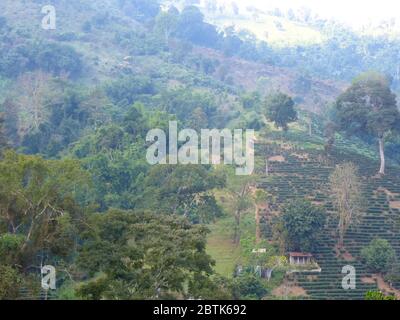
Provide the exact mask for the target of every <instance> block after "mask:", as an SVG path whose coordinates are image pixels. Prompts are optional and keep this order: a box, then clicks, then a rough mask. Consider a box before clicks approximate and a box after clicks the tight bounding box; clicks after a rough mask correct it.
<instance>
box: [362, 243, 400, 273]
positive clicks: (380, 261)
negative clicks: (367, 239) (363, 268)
mask: <svg viewBox="0 0 400 320" xmlns="http://www.w3.org/2000/svg"><path fill="white" fill-rule="evenodd" d="M361 257H362V258H363V260H364V261H365V263H366V265H367V267H368V268H369V269H370V270H371V271H373V272H379V273H386V272H388V271H390V269H391V268H392V267H393V265H394V263H395V261H396V252H395V250H394V249H393V247H392V246H391V245H390V243H389V242H388V241H387V240H385V239H374V240H372V241H371V243H370V244H369V245H368V246H367V247H365V248H363V249H362V250H361Z"/></svg>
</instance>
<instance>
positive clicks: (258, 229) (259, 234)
mask: <svg viewBox="0 0 400 320" xmlns="http://www.w3.org/2000/svg"><path fill="white" fill-rule="evenodd" d="M260 242H261V229H260V207H259V206H258V205H256V244H259V243H260Z"/></svg>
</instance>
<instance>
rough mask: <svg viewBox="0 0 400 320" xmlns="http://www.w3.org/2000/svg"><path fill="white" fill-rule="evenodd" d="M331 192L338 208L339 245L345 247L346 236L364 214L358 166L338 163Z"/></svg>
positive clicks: (330, 182) (331, 178) (330, 183)
mask: <svg viewBox="0 0 400 320" xmlns="http://www.w3.org/2000/svg"><path fill="white" fill-rule="evenodd" d="M329 185H330V193H331V196H332V200H333V204H334V206H335V208H336V210H337V211H336V212H335V214H336V216H337V218H338V220H339V222H338V233H339V246H340V247H343V239H344V236H345V234H346V232H347V230H348V229H349V227H350V226H351V225H352V224H356V223H358V222H359V221H360V218H361V214H362V193H361V182H360V179H359V177H358V176H357V168H356V167H355V166H354V165H353V164H352V163H344V164H342V165H338V166H337V167H336V169H335V171H334V172H333V173H332V174H331V176H330V177H329Z"/></svg>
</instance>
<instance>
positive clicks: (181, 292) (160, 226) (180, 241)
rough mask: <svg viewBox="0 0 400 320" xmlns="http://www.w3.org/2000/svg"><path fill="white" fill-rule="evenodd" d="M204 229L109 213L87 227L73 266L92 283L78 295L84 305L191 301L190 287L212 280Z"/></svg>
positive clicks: (167, 218)
mask: <svg viewBox="0 0 400 320" xmlns="http://www.w3.org/2000/svg"><path fill="white" fill-rule="evenodd" d="M207 232H208V231H207V229H206V228H205V227H204V226H201V225H192V224H191V223H190V222H189V221H188V220H187V219H184V218H181V217H177V216H172V215H162V214H161V215H160V214H154V213H150V212H138V211H135V212H133V211H121V210H111V211H109V212H107V213H104V214H94V215H93V216H92V217H91V218H90V219H89V221H88V229H87V232H86V236H85V244H84V245H83V247H82V249H81V250H80V253H79V257H78V265H79V266H81V268H82V269H83V270H86V271H87V272H88V275H89V276H91V277H93V276H96V275H98V274H99V273H100V274H101V276H100V277H98V276H97V277H95V278H93V279H92V280H90V281H89V282H88V283H85V284H84V285H82V286H81V287H80V288H79V289H78V294H79V295H81V296H82V297H85V298H89V299H100V298H103V299H104V298H105V299H157V298H159V299H163V298H172V297H174V298H177V297H178V296H184V297H187V298H188V297H194V298H198V296H196V292H198V291H197V290H193V291H192V286H191V285H189V286H187V284H190V283H192V282H193V281H195V280H196V279H198V278H202V277H207V276H209V275H211V274H212V272H213V271H212V266H213V264H214V263H213V261H212V260H211V258H210V257H209V256H208V255H207V253H206V249H205V247H206V234H207Z"/></svg>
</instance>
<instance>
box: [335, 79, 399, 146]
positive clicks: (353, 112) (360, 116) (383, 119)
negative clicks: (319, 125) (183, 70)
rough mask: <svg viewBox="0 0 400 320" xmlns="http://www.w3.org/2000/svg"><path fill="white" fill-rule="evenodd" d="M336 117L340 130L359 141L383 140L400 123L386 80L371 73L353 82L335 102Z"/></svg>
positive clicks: (394, 99)
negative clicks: (360, 138) (367, 137)
mask: <svg viewBox="0 0 400 320" xmlns="http://www.w3.org/2000/svg"><path fill="white" fill-rule="evenodd" d="M336 116H337V124H338V126H339V128H340V130H343V131H345V132H347V133H348V134H350V135H358V136H361V137H365V136H366V135H372V136H374V137H377V138H382V137H384V135H385V134H386V133H388V132H389V131H390V130H393V129H394V128H395V125H396V124H397V122H398V121H399V120H400V113H399V110H398V109H397V103H396V96H395V95H394V94H393V93H392V92H391V89H390V84H389V82H388V80H387V79H386V78H385V77H383V76H381V75H379V74H374V73H367V74H363V75H361V76H360V77H359V78H357V79H355V80H354V82H353V84H352V85H351V86H350V87H349V88H348V89H347V90H346V91H345V92H344V93H343V94H342V95H341V96H340V97H339V98H338V99H337V102H336Z"/></svg>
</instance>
